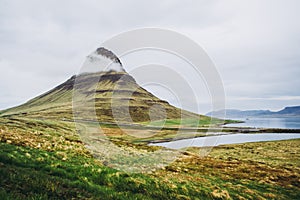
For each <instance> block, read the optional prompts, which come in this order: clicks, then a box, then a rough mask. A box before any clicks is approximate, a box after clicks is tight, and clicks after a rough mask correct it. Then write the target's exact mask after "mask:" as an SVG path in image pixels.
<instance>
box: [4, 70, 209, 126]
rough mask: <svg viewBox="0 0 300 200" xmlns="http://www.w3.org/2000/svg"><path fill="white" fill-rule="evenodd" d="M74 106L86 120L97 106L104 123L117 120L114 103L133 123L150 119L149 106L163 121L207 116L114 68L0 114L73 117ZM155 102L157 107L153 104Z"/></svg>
mask: <svg viewBox="0 0 300 200" xmlns="http://www.w3.org/2000/svg"><path fill="white" fill-rule="evenodd" d="M100 77H101V78H100ZM98 79H99V80H98ZM75 80H76V85H75ZM74 85H75V86H74ZM74 87H76V92H77V95H76V96H75V97H74V96H73V92H74V90H73V88H74ZM78 93H80V94H78ZM73 97H74V98H73ZM72 101H73V102H72ZM82 102H88V103H85V104H84V106H85V107H84V108H78V107H79V106H81V105H82ZM72 103H73V104H72ZM73 105H76V106H77V105H78V107H77V108H78V109H79V110H80V109H81V110H80V111H81V112H83V113H82V115H81V114H80V117H82V118H85V119H90V116H89V115H88V114H85V113H89V112H91V110H93V108H96V113H97V117H98V120H99V121H104V122H114V120H115V119H114V116H113V113H112V105H113V106H114V109H116V110H117V112H120V113H122V112H126V109H129V112H130V116H129V117H131V119H132V120H133V122H145V121H149V120H150V116H149V109H150V108H152V109H153V108H154V109H155V108H156V110H152V112H151V115H152V116H151V117H152V118H154V119H156V120H162V119H164V118H165V117H166V118H167V119H178V118H181V115H182V117H183V118H199V119H200V117H202V118H207V117H205V116H200V115H197V114H195V113H191V112H188V111H184V110H181V109H179V108H176V107H174V106H172V105H170V104H169V103H168V102H166V101H163V100H160V99H159V98H157V97H156V96H154V95H153V94H151V93H150V92H148V91H147V90H145V89H143V88H142V87H140V86H139V85H138V84H137V83H136V81H135V80H134V78H133V77H132V76H130V75H129V74H127V73H126V72H114V71H111V72H97V73H89V74H82V75H79V76H72V77H71V78H70V79H68V80H67V81H66V82H64V83H62V84H61V85H59V86H57V87H55V88H54V89H52V90H50V91H48V92H46V93H44V94H42V95H40V96H38V97H36V98H34V99H32V100H30V101H28V102H26V103H25V104H23V105H20V106H17V107H14V108H11V109H7V110H5V111H3V112H2V113H1V115H2V116H11V115H15V116H16V115H17V116H26V117H33V118H52V119H72V118H73V109H72V106H73ZM153 105H155V106H154V107H153ZM163 111H165V112H166V116H164V114H165V113H163ZM84 112H85V113H84ZM127 117H128V116H127ZM131 119H128V118H124V119H121V120H122V121H124V122H130V120H131Z"/></svg>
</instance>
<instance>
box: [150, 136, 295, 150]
mask: <svg viewBox="0 0 300 200" xmlns="http://www.w3.org/2000/svg"><path fill="white" fill-rule="evenodd" d="M296 138H300V133H260V134H230V135H219V136H208V137H199V138H193V139H184V140H177V141H172V142H162V143H155V144H150V145H155V146H163V147H167V148H171V149H181V148H185V147H190V146H195V147H203V146H218V145H222V144H238V143H246V142H261V141H275V140H287V139H296Z"/></svg>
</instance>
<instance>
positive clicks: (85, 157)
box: [0, 117, 300, 199]
mask: <svg viewBox="0 0 300 200" xmlns="http://www.w3.org/2000/svg"><path fill="white" fill-rule="evenodd" d="M106 131H107V132H109V133H111V134H112V140H116V139H118V138H120V137H121V136H122V135H121V134H119V135H118V134H116V135H117V136H116V137H114V136H113V133H118V132H119V130H118V129H117V128H116V127H107V128H106ZM122 137H123V138H125V139H130V138H126V137H127V136H125V135H124V136H122ZM0 140H1V142H0V171H1V172H0V176H1V177H0V199H299V197H300V176H299V175H300V140H288V141H277V142H260V143H248V144H239V145H226V146H219V147H216V148H214V149H213V150H212V152H211V153H210V154H209V156H207V157H204V158H203V157H200V156H199V151H200V149H199V148H190V149H189V150H188V151H186V152H183V153H182V155H181V156H180V157H179V158H178V159H177V160H176V161H175V162H173V163H172V164H170V165H169V166H167V167H165V168H162V169H160V170H157V171H153V172H149V173H138V174H128V173H124V172H122V171H118V170H115V169H112V168H110V167H108V166H105V165H104V164H103V163H102V162H100V161H99V160H96V159H94V158H93V156H92V155H91V154H90V153H89V152H88V151H87V150H86V148H85V146H84V144H83V143H82V142H81V140H80V138H79V136H78V135H77V133H76V131H75V127H74V124H73V123H71V122H63V121H55V120H37V119H30V118H21V117H19V118H18V117H0ZM118 145H119V146H121V147H122V145H123V146H124V148H125V146H128V145H129V143H126V142H123V143H122V142H119V143H118ZM130 147H131V148H133V149H135V150H136V151H140V150H143V151H145V150H146V151H153V148H154V147H149V146H147V145H146V143H143V142H139V141H137V142H133V143H130ZM156 148H157V147H156Z"/></svg>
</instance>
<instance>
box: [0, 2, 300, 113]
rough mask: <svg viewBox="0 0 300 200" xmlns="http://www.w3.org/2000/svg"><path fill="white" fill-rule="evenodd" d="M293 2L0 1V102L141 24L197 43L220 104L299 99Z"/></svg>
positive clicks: (24, 95)
mask: <svg viewBox="0 0 300 200" xmlns="http://www.w3.org/2000/svg"><path fill="white" fill-rule="evenodd" d="M299 9H300V1H297V0H248V1H247V0H243V1H240V0H226V1H225V0H224V1H217V0H207V1H181V0H158V1H141V0H135V1H130V0H127V1H112V0H110V1H100V0H73V1H62V0H57V1H56V0H43V1H39V0H27V1H22V0H20V1H17V0H0V44H1V45H0V70H1V79H0V91H1V96H0V109H5V108H8V107H11V106H15V105H18V104H21V103H24V102H25V101H27V100H29V99H31V98H33V97H35V96H36V95H39V94H41V93H43V92H45V91H47V90H49V89H51V88H53V87H54V86H56V85H58V84H60V83H61V82H63V81H65V80H66V79H67V78H69V77H70V76H71V75H73V74H76V73H77V72H78V71H79V69H80V67H81V65H82V63H83V61H84V59H85V58H86V56H87V55H88V54H90V53H91V52H92V51H94V50H95V49H96V48H98V47H99V45H100V44H101V43H102V42H103V41H105V40H106V39H109V38H110V37H111V36H113V35H115V34H118V33H120V32H124V31H128V30H131V29H135V28H143V27H159V28H166V29H171V30H174V31H177V32H179V33H182V34H184V35H186V36H188V37H189V38H191V39H193V40H194V41H196V42H197V43H199V44H200V45H201V46H202V47H203V48H204V49H205V50H206V52H207V53H208V55H209V56H210V57H211V58H212V60H213V61H214V63H215V64H216V67H217V69H218V70H219V73H220V75H221V77H222V80H223V83H224V88H225V92H226V98H227V102H226V104H227V108H238V109H271V110H279V109H281V108H283V107H285V106H289V105H300V89H299V88H300V78H299V77H300V23H299V19H300V12H299ZM207 111H209V110H208V109H207V110H205V109H203V111H202V113H205V112H207Z"/></svg>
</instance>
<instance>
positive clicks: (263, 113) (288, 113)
mask: <svg viewBox="0 0 300 200" xmlns="http://www.w3.org/2000/svg"><path fill="white" fill-rule="evenodd" d="M224 112H225V113H226V118H248V117H300V106H291V107H285V108H284V109H282V110H280V111H277V112H273V111H270V110H237V109H225V110H219V111H213V112H209V113H207V114H206V115H207V116H213V117H223V115H224Z"/></svg>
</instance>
